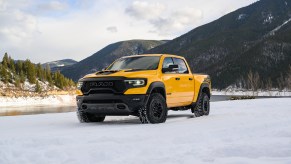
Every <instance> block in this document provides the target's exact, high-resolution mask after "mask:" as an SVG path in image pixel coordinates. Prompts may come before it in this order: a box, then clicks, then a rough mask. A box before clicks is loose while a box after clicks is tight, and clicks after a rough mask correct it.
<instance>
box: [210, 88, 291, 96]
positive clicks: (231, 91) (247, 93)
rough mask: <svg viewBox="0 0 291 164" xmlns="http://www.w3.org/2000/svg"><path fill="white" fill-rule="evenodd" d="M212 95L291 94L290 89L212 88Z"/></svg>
mask: <svg viewBox="0 0 291 164" xmlns="http://www.w3.org/2000/svg"><path fill="white" fill-rule="evenodd" d="M211 93H212V95H228V96H279V97H280V96H291V92H290V91H276V90H273V91H257V92H252V91H242V90H227V91H225V90H222V91H219V90H213V91H212V92H211Z"/></svg>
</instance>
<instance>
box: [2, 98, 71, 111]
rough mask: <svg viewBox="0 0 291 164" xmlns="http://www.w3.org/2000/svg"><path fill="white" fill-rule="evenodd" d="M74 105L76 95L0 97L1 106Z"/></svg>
mask: <svg viewBox="0 0 291 164" xmlns="http://www.w3.org/2000/svg"><path fill="white" fill-rule="evenodd" d="M46 105H58V106H74V105H76V95H53V96H47V97H18V98H16V97H0V111H1V107H7V106H16V107H17V106H46Z"/></svg>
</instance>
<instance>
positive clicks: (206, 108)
mask: <svg viewBox="0 0 291 164" xmlns="http://www.w3.org/2000/svg"><path fill="white" fill-rule="evenodd" d="M209 112H210V102H209V97H208V95H207V94H206V93H205V92H202V94H201V95H200V96H199V99H198V101H197V105H196V107H195V108H194V110H193V113H194V115H195V117H200V116H203V115H205V116H208V115H209Z"/></svg>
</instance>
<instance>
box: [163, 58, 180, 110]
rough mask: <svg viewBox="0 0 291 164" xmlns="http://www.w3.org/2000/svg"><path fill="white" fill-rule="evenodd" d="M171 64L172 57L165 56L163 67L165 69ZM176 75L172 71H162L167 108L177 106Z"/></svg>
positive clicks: (177, 83)
mask: <svg viewBox="0 0 291 164" xmlns="http://www.w3.org/2000/svg"><path fill="white" fill-rule="evenodd" d="M173 64H174V62H173V60H172V58H171V57H167V58H165V59H164V61H163V69H167V68H169V65H173ZM176 77H177V75H176V74H175V73H173V72H163V76H162V78H163V82H164V84H165V87H166V96H167V106H168V107H169V108H170V107H176V106H179V102H177V96H178V91H179V88H178V85H179V81H177V80H176Z"/></svg>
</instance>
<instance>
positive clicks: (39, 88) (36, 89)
mask: <svg viewBox="0 0 291 164" xmlns="http://www.w3.org/2000/svg"><path fill="white" fill-rule="evenodd" d="M41 91H42V89H41V86H40V85H39V82H38V80H36V84H35V92H37V93H40V92H41Z"/></svg>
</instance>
